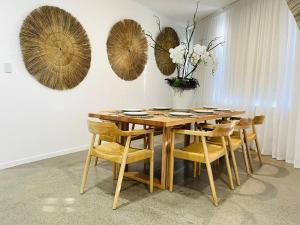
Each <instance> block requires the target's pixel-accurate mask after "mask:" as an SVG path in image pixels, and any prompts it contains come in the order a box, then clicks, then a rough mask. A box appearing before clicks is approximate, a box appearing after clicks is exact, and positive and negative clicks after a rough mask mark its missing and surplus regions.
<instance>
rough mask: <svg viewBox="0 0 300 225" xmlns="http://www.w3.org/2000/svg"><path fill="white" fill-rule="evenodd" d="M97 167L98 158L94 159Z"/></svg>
mask: <svg viewBox="0 0 300 225" xmlns="http://www.w3.org/2000/svg"><path fill="white" fill-rule="evenodd" d="M97 165H98V157H96V158H95V166H97Z"/></svg>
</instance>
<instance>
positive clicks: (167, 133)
mask: <svg viewBox="0 0 300 225" xmlns="http://www.w3.org/2000/svg"><path fill="white" fill-rule="evenodd" d="M170 137H171V128H169V127H165V128H164V129H163V145H162V152H161V188H162V189H166V181H167V178H168V171H169V169H168V152H169V148H170Z"/></svg>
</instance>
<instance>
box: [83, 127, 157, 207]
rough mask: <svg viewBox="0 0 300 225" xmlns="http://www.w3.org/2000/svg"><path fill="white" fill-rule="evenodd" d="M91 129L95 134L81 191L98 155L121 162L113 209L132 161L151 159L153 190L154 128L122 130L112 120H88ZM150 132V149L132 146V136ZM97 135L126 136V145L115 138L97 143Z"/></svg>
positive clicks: (114, 161) (151, 187)
mask: <svg viewBox="0 0 300 225" xmlns="http://www.w3.org/2000/svg"><path fill="white" fill-rule="evenodd" d="M88 128H89V131H90V132H91V133H92V134H93V136H92V141H91V144H90V148H89V151H88V155H87V158H86V163H85V167H84V172H83V177H82V183H81V188H80V193H81V194H82V193H83V192H84V187H85V185H86V181H87V176H88V171H89V167H90V162H91V158H92V157H98V158H101V159H104V160H109V161H111V162H113V163H116V164H121V166H120V171H119V176H118V182H117V187H116V192H115V197H114V201H113V209H116V208H117V203H118V198H119V195H120V191H121V185H122V181H123V176H124V171H125V166H126V165H127V164H130V163H135V162H138V161H143V160H145V159H150V181H149V184H150V185H149V186H150V192H153V172H154V171H153V169H154V146H153V133H154V131H153V129H149V130H134V131H122V130H120V129H119V128H118V127H117V126H116V124H114V123H111V122H94V121H88ZM142 134H148V135H149V136H150V137H149V140H150V141H149V143H150V147H149V148H148V149H136V148H130V147H129V145H130V141H131V138H132V137H135V136H137V135H142ZM96 136H99V137H100V138H101V137H102V138H103V137H115V140H117V138H118V137H126V144H125V146H122V145H120V144H119V143H117V142H116V141H115V140H114V141H112V142H109V143H106V144H96V145H95V141H96Z"/></svg>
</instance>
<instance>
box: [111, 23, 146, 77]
mask: <svg viewBox="0 0 300 225" xmlns="http://www.w3.org/2000/svg"><path fill="white" fill-rule="evenodd" d="M106 45H107V54H108V59H109V62H110V65H111V67H112V69H113V71H114V72H115V73H116V74H117V75H118V76H119V77H120V78H121V79H123V80H127V81H129V80H135V79H136V78H137V77H138V76H140V75H141V73H142V72H143V71H144V68H145V65H146V62H147V50H148V44H147V39H146V37H145V34H144V33H143V31H142V27H141V25H140V24H138V23H137V22H136V21H134V20H129V19H125V20H123V21H119V22H118V23H116V24H115V25H114V26H113V27H112V29H111V31H110V34H109V36H108V39H107V43H106Z"/></svg>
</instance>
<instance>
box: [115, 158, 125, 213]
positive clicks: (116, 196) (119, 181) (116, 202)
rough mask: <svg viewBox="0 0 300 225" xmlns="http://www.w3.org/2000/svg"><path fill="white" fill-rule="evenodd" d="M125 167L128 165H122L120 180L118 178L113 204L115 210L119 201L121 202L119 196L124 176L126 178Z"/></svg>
mask: <svg viewBox="0 0 300 225" xmlns="http://www.w3.org/2000/svg"><path fill="white" fill-rule="evenodd" d="M125 166H126V164H125V163H122V164H121V167H120V171H119V178H118V183H117V187H116V192H115V197H114V202H113V209H116V208H117V205H118V200H119V195H120V191H121V186H122V181H123V176H124V172H125Z"/></svg>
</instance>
